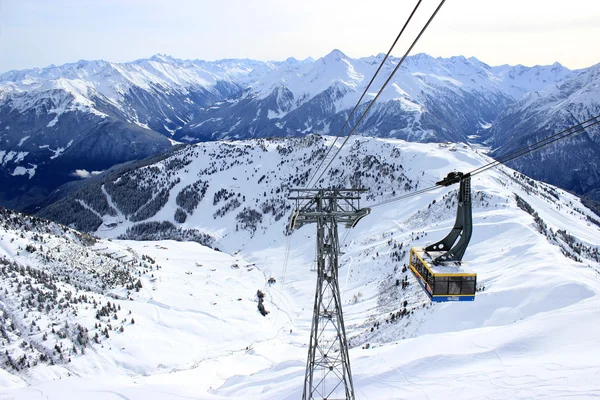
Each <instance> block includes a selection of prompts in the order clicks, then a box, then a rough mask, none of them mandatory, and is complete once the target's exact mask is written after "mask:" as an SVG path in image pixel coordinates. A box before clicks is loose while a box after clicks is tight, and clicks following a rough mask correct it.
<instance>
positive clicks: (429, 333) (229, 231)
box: [1, 136, 600, 399]
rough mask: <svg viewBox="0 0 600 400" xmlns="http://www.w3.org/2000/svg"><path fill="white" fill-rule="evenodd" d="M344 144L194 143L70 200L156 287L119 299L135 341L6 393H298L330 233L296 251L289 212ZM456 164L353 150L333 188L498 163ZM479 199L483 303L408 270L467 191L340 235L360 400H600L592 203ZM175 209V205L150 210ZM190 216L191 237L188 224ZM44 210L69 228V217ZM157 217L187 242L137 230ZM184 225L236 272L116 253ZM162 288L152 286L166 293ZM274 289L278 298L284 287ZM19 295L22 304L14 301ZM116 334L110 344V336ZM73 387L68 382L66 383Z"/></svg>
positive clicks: (379, 149) (495, 187) (514, 186)
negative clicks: (144, 264) (326, 157)
mask: <svg viewBox="0 0 600 400" xmlns="http://www.w3.org/2000/svg"><path fill="white" fill-rule="evenodd" d="M329 143H331V139H330V138H327V139H322V138H318V137H313V136H309V137H306V138H302V139H287V140H283V139H274V140H254V141H249V142H235V143H222V142H217V143H203V144H200V145H195V146H189V147H187V148H184V149H181V150H180V151H178V152H177V153H176V154H173V155H172V156H171V157H169V158H167V159H165V160H162V161H160V162H159V163H157V164H155V165H148V166H145V167H141V168H139V169H136V170H132V171H125V172H121V174H120V175H119V176H110V177H107V179H106V180H105V181H104V182H103V183H101V184H99V186H97V187H95V188H90V189H89V190H90V191H91V193H90V192H88V193H86V192H85V191H81V192H78V193H74V194H73V196H67V197H66V198H65V199H63V201H62V202H59V203H57V204H56V206H55V207H59V206H60V207H62V208H67V207H69V204H74V203H78V204H80V205H81V206H82V208H83V209H85V210H88V211H89V213H91V214H92V215H95V216H96V218H97V219H98V220H99V221H100V222H99V223H98V222H97V221H96V220H93V221H96V223H98V224H97V225H95V226H96V227H97V228H94V229H95V232H96V233H97V234H98V235H100V236H103V237H106V238H113V239H112V241H111V242H106V241H103V242H101V243H105V244H106V245H107V246H114V247H115V248H118V249H127V248H128V247H129V248H131V250H129V251H130V252H134V253H136V254H144V257H143V259H144V260H147V258H146V256H150V258H151V259H152V260H153V261H154V262H156V263H157V264H158V265H160V266H161V268H160V269H158V270H156V269H153V270H152V271H148V273H147V274H146V275H145V278H143V279H142V283H143V288H144V289H142V290H141V291H140V292H139V293H138V292H135V293H133V294H134V295H135V296H134V300H133V301H121V300H114V301H116V303H117V305H120V306H121V308H122V309H125V310H132V312H133V313H134V315H135V324H134V326H131V325H130V324H126V325H125V330H124V332H122V333H121V332H119V333H116V332H115V333H114V334H113V333H112V331H111V333H110V337H109V338H103V337H100V338H101V339H102V344H103V345H104V346H105V347H104V349H102V347H100V348H98V346H97V345H93V347H91V348H92V349H94V350H93V351H86V354H85V356H81V355H78V356H72V357H71V363H68V362H66V363H60V362H59V363H57V366H42V367H40V366H38V367H35V368H32V369H31V370H29V372H26V373H24V372H15V371H14V370H11V369H10V368H9V369H7V372H8V373H10V375H8V373H7V374H5V375H3V378H2V379H3V382H6V385H7V386H8V385H10V386H13V387H15V389H11V390H9V391H8V395H9V396H11V397H14V398H18V399H20V398H44V396H48V397H49V398H50V399H52V398H59V397H60V398H67V399H69V398H71V397H73V398H76V397H77V396H79V397H81V396H86V397H87V396H92V397H93V396H109V395H114V396H118V397H127V398H130V399H138V398H139V399H142V398H144V399H146V398H161V399H163V398H166V399H169V398H173V399H175V398H180V397H192V398H215V399H220V398H239V399H292V398H298V397H300V394H301V387H302V379H303V374H304V368H305V359H306V352H307V348H306V345H307V343H308V334H309V330H310V321H311V313H312V301H313V300H314V279H315V272H314V271H313V270H312V265H313V257H314V251H315V245H314V241H315V231H314V227H311V226H306V227H303V228H301V229H299V230H297V231H295V232H294V233H293V234H292V235H291V236H287V237H286V236H285V235H284V233H285V231H286V226H287V222H288V216H289V205H288V202H286V200H285V197H286V196H287V189H288V188H289V187H296V186H302V185H303V184H305V182H306V180H307V179H308V177H309V176H310V172H311V171H312V170H311V168H314V167H315V165H316V162H317V161H318V159H319V157H320V156H322V155H323V154H324V151H325V149H326V145H327V144H329ZM455 150H456V151H450V149H449V148H446V147H440V146H438V145H435V144H415V143H407V142H404V141H400V140H383V139H372V138H371V139H370V138H355V139H352V140H351V141H350V143H349V144H348V145H347V147H345V148H344V149H343V151H342V153H341V158H339V159H337V160H335V162H334V164H333V166H332V169H331V171H330V172H329V173H328V174H326V177H325V180H324V182H323V184H324V185H330V184H341V185H344V186H348V185H354V186H364V187H368V188H370V189H371V191H370V193H369V194H368V195H367V197H366V198H365V200H364V201H363V205H366V206H368V204H373V203H376V202H379V201H381V200H384V199H387V198H390V197H392V196H394V195H400V194H403V193H405V192H410V191H414V190H418V189H419V188H423V187H428V186H430V185H431V184H432V183H433V182H435V181H437V180H439V179H440V178H441V177H443V176H445V175H446V174H447V173H448V172H450V171H452V170H459V171H468V170H471V169H474V168H476V167H477V166H480V165H482V164H485V163H487V162H488V161H489V158H488V157H486V156H485V155H483V154H479V153H477V152H476V151H474V150H472V149H470V148H463V147H458V148H456V149H455ZM472 184H473V205H474V210H473V216H474V233H473V238H472V240H471V244H470V246H469V249H468V250H467V253H466V257H465V259H466V260H467V262H468V263H469V265H470V267H471V268H472V269H474V270H475V271H476V272H477V274H478V286H479V289H480V291H479V292H478V293H477V298H476V300H475V301H474V302H473V303H462V304H451V303H446V304H431V303H430V302H429V300H428V298H427V297H426V295H424V294H423V293H422V291H421V290H420V288H419V286H418V285H417V284H416V283H415V282H414V280H413V278H412V277H411V276H410V275H408V273H407V272H405V271H403V268H402V267H403V264H405V263H406V262H407V253H408V250H409V249H410V247H411V246H414V245H417V246H420V245H425V244H427V243H430V242H432V241H434V240H436V239H439V238H441V237H442V236H443V235H445V233H446V232H447V231H449V230H450V229H451V227H452V224H453V222H454V213H455V208H456V189H455V188H452V187H450V188H444V189H440V190H439V191H436V192H430V193H427V194H424V195H422V196H419V197H413V198H410V199H408V200H406V201H404V202H402V203H391V204H388V205H385V206H381V207H377V208H374V209H373V211H372V213H371V214H370V215H369V216H367V217H366V218H365V219H364V220H362V221H361V222H360V223H359V224H358V226H357V227H356V228H355V229H353V230H351V231H344V230H342V231H341V232H340V240H342V243H343V245H342V251H343V252H344V254H343V256H342V258H341V269H340V277H341V281H340V288H341V290H342V298H343V303H344V316H345V320H346V331H347V333H348V335H349V339H350V346H351V350H350V357H351V362H352V371H353V375H354V383H355V388H356V395H357V398H359V399H388V398H407V399H413V398H414V399H419V398H423V397H428V398H434V399H447V398H498V399H499V398H506V397H509V396H510V397H513V398H517V399H525V398H555V397H558V396H571V397H574V398H586V396H590V395H592V396H593V395H597V394H598V385H597V380H596V377H597V375H598V373H600V367H599V366H598V363H597V359H598V357H600V346H599V345H598V342H597V337H598V335H599V334H600V327H599V326H598V324H597V323H596V322H595V320H596V314H597V310H598V307H600V274H599V272H600V254H599V248H600V241H599V240H598V238H599V237H600V235H599V233H600V218H599V217H598V216H597V215H595V214H593V213H592V212H591V211H590V210H588V209H587V208H585V207H584V206H583V205H582V204H581V202H580V200H579V199H578V198H577V197H576V196H574V195H572V194H569V193H567V192H565V191H563V190H560V189H557V188H555V187H553V186H550V185H547V184H544V183H540V182H536V181H534V180H531V179H529V178H527V177H525V176H523V175H521V174H519V173H517V172H514V171H512V170H510V169H508V168H504V167H502V168H500V169H497V170H491V171H489V172H486V173H485V174H481V175H477V176H476V177H474V178H473V180H472ZM190 185H191V186H190ZM194 185H195V186H194ZM96 190H97V191H98V192H95V191H96ZM161 191H167V192H166V193H164V194H160V193H161ZM136 192H140V193H142V195H141V197H140V196H138V195H136ZM193 193H196V195H193ZM127 196H129V197H130V198H129V199H128V198H127ZM144 196H145V197H144ZM93 198H95V199H96V200H95V202H92V200H91V199H93ZM157 198H159V199H163V198H166V201H162V200H161V201H158V200H151V199H157ZM144 199H146V200H144ZM238 203H239V204H238ZM136 204H137V205H139V204H142V206H141V207H137V208H136ZM151 204H152V206H151V207H148V206H149V205H151ZM144 205H145V206H144ZM144 208H146V211H144V210H143V209H144ZM178 208H179V209H181V212H179V217H177V218H179V220H183V217H182V215H185V221H184V222H177V221H178V220H177V219H176V218H175V214H176V212H177V209H178ZM110 210H112V211H110ZM151 211H155V212H154V213H152V212H151ZM46 212H47V213H48V215H54V216H55V217H61V214H60V213H58V211H57V208H54V209H52V208H49V209H47V210H46ZM53 213H54V214H53ZM89 213H83V212H82V211H81V209H79V208H73V211H72V212H71V213H70V214H74V215H75V216H76V217H75V218H72V219H71V220H69V221H67V222H68V223H73V224H75V225H77V224H79V223H80V222H79V221H80V218H81V217H82V216H89V215H90V214H89ZM150 214H152V215H150ZM77 215H79V217H77ZM62 217H63V218H64V217H65V216H64V215H63V216H62ZM142 217H146V218H142ZM150 221H154V222H156V223H158V222H161V221H167V222H168V223H170V224H173V226H174V227H175V228H173V226H171V227H169V226H166V225H165V227H163V228H164V229H163V228H161V227H160V226H159V225H158V224H154V225H146V229H144V230H142V231H137V230H136V229H131V228H132V227H134V226H136V224H138V226H139V224H142V223H148V222H150ZM92 226H93V224H92ZM150 227H151V229H147V228H150ZM128 228H129V233H127V231H128ZM177 228H180V229H179V230H177ZM183 229H188V230H195V232H196V235H197V236H195V239H197V240H198V241H206V243H210V244H211V245H212V246H214V247H219V248H220V249H221V250H223V251H225V252H226V253H229V254H232V256H228V255H226V254H223V253H216V252H214V251H212V250H210V249H207V248H206V247H202V246H201V245H199V244H194V243H187V244H185V243H178V242H172V241H167V242H132V241H119V240H114V238H115V237H116V236H118V235H122V234H127V235H129V237H141V235H142V234H143V233H144V234H146V237H147V238H151V235H154V237H153V238H160V237H161V235H163V237H168V236H172V237H177V236H178V235H179V236H181V235H185V234H186V232H187V235H192V233H190V231H183ZM10 235H12V236H10ZM206 235H209V236H210V237H211V238H212V239H210V238H208V237H207V236H206ZM29 236H30V235H26V239H19V238H18V230H17V231H16V233H14V234H9V233H5V234H4V236H3V237H6V238H9V237H10V238H12V237H15V242H13V243H10V240H8V241H7V240H4V239H2V242H1V243H2V246H3V248H9V249H13V250H10V251H12V252H13V253H14V252H16V251H18V247H17V246H19V245H21V246H23V245H25V242H18V240H21V241H23V240H31V239H29ZM288 240H289V243H290V247H289V249H290V251H289V262H288V263H287V264H285V263H284V259H285V258H286V254H287V251H286V248H287V246H286V244H287V243H288ZM96 246H98V245H96ZM45 247H46V246H44V248H45ZM111 248H112V247H111ZM119 251H124V250H119ZM61 252H62V247H61ZM19 257H21V258H20V259H18V260H17V262H21V263H26V262H29V260H30V256H28V255H25V253H24V252H21V255H20V256H19ZM148 274H154V280H153V281H152V282H149V281H150V280H152V276H151V275H150V276H148ZM270 277H274V278H276V281H277V282H276V283H275V284H272V285H269V284H268V283H267V281H268V279H269V278H270ZM405 277H408V280H409V282H410V285H409V286H408V287H407V288H405V289H402V287H401V286H397V285H396V281H397V280H402V279H405ZM5 279H9V278H5ZM145 279H147V280H148V281H146V280H145ZM5 282H6V283H3V284H2V286H3V287H5V286H6V287H8V289H9V293H11V296H16V295H14V294H13V293H14V290H13V289H14V287H15V286H14V285H13V288H10V286H8V285H9V284H10V281H5ZM146 282H148V283H146ZM257 290H261V291H262V292H264V293H265V299H266V303H265V304H266V309H267V310H268V311H269V312H270V313H269V314H268V315H267V316H266V317H262V316H261V315H260V313H259V312H258V310H257V303H256V302H255V301H256V292H257ZM136 296H137V297H136ZM239 299H241V300H239ZM111 302H113V300H111ZM81 313H82V314H81V315H83V311H81ZM392 314H393V315H394V318H393V319H392V318H391V315H392ZM397 315H400V317H396V316H397ZM15 318H19V319H20V318H21V315H20V314H16V316H15ZM121 318H122V317H121V314H119V320H121ZM102 321H103V322H102V327H103V328H104V326H105V325H106V324H107V323H108V321H107V320H106V318H103V319H102ZM138 321H139V322H138ZM92 326H93V324H92ZM90 332H93V330H92V329H90ZM129 335H132V336H129ZM34 339H35V338H33V339H31V337H30V338H29V339H27V340H34ZM48 340H51V339H50V338H49V339H48ZM52 340H55V339H52ZM367 344H369V346H366V345H367ZM107 347H108V348H109V349H108V350H107V349H106V348H107ZM367 347H368V348H367ZM67 374H71V376H70V377H68V376H67ZM58 376H62V379H61V380H60V381H52V380H51V379H52V378H57V377H58ZM25 382H29V383H32V384H33V386H31V387H25V386H24V385H25ZM18 386H22V388H18ZM36 396H37V397H36ZM69 396H70V397H69ZM74 396H75V397H74Z"/></svg>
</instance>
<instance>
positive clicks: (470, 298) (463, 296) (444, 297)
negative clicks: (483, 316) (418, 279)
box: [430, 294, 475, 301]
mask: <svg viewBox="0 0 600 400" xmlns="http://www.w3.org/2000/svg"><path fill="white" fill-rule="evenodd" d="M430 297H431V301H473V300H475V296H474V295H473V296H471V295H468V294H461V295H460V296H452V295H442V296H430Z"/></svg>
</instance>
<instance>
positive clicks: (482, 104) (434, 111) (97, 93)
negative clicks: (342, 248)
mask: <svg viewBox="0 0 600 400" xmlns="http://www.w3.org/2000/svg"><path fill="white" fill-rule="evenodd" d="M382 58H383V55H382V54H380V55H378V56H371V57H363V58H358V59H353V58H350V57H348V56H346V55H344V54H343V53H342V52H341V51H339V50H334V51H332V52H331V53H330V54H328V55H326V56H324V57H322V58H320V59H318V60H313V59H307V60H302V61H299V60H296V59H293V58H289V59H287V60H285V61H281V62H262V61H253V60H235V59H234V60H220V61H215V62H207V61H200V60H178V59H174V58H172V57H169V56H165V55H157V56H154V57H152V58H149V59H143V60H137V61H133V62H130V63H122V64H119V63H111V62H106V61H79V62H77V63H73V64H65V65H63V66H58V67H56V66H50V67H48V68H43V69H33V70H24V71H11V72H7V73H4V74H1V75H0V184H2V186H3V188H5V189H4V190H3V191H2V193H0V204H3V205H5V206H9V207H12V208H16V209H30V210H33V209H36V207H37V206H38V205H39V203H40V202H43V201H44V200H45V199H46V198H47V197H48V195H49V194H50V193H51V191H52V190H54V189H56V188H57V187H58V186H60V185H61V184H63V183H65V182H69V181H72V180H77V179H81V178H85V177H89V176H92V175H93V174H97V173H99V172H100V171H104V170H106V169H108V168H110V167H111V166H114V165H116V164H119V163H123V162H126V161H130V160H138V159H142V158H144V157H147V156H149V155H153V154H157V153H160V152H163V151H165V150H167V149H168V148H170V146H171V143H172V140H173V139H175V140H176V141H180V142H188V143H189V142H198V141H207V140H217V139H247V138H259V137H273V136H303V135H306V134H309V133H320V134H330V135H335V134H337V133H338V132H339V131H340V129H341V128H342V126H343V123H344V121H345V120H346V118H347V117H348V115H349V113H350V111H351V110H352V107H353V106H354V104H355V102H356V101H357V100H358V98H359V96H360V94H361V93H362V92H363V90H364V88H365V87H366V85H367V83H368V81H369V79H370V77H371V76H372V74H373V73H374V71H375V70H376V68H377V66H378V65H379V62H380V61H381V60H382ZM398 61H399V60H398V59H397V58H394V57H391V58H390V59H389V60H388V61H387V63H386V65H385V66H384V68H383V70H382V73H381V78H379V79H377V80H376V81H375V83H374V86H373V87H372V88H371V89H370V91H369V94H368V95H367V96H366V99H365V101H369V100H371V99H372V98H373V97H374V95H375V93H376V89H377V88H379V86H380V85H381V84H382V83H383V79H384V78H385V77H387V75H388V74H389V73H390V72H391V71H392V69H393V68H394V67H395V66H396V65H397V63H398ZM594 70H597V66H596V67H591V68H588V69H585V70H578V71H570V70H568V69H567V68H565V67H563V66H561V65H560V64H558V63H556V64H554V65H549V66H536V67H524V66H508V65H504V66H497V67H492V66H488V65H487V64H485V63H482V62H480V61H479V60H477V59H475V58H468V59H467V58H464V57H451V58H433V57H430V56H427V55H425V54H417V55H415V56H411V57H409V58H407V60H406V62H405V64H403V66H402V68H400V70H399V72H398V74H397V75H396V77H395V78H394V79H393V81H392V82H391V83H390V85H389V86H388V87H387V89H386V90H385V92H384V93H383V94H382V96H381V97H380V98H379V100H378V103H377V104H376V105H375V106H374V107H373V108H372V110H371V112H370V114H369V115H368V116H367V117H366V118H365V120H364V121H363V123H362V124H361V126H360V127H359V129H358V131H357V134H359V135H367V136H377V137H389V138H400V139H405V140H410V141H418V142H447V141H450V142H463V143H466V142H468V141H483V140H484V139H485V140H488V143H490V145H492V146H493V148H494V149H496V151H497V153H495V154H502V152H503V151H509V150H507V149H510V148H511V147H510V146H511V145H507V148H506V149H504V144H505V143H508V142H511V143H513V145H514V143H518V141H519V140H520V139H518V138H520V137H525V136H528V132H531V131H530V129H532V128H534V127H535V128H537V127H539V126H540V123H536V124H530V123H529V121H530V119H529V118H528V117H527V115H529V114H530V113H531V112H534V111H533V110H532V109H529V111H523V112H517V109H520V108H521V107H532V106H533V105H532V104H531V103H532V100H531V99H532V98H534V97H536V96H541V98H543V100H541V101H540V102H538V103H537V105H535V106H533V107H536V110H535V113H536V114H537V115H539V119H540V121H541V120H542V119H544V116H547V115H553V114H554V110H556V108H557V107H558V108H561V107H563V106H564V103H562V102H557V103H556V104H550V103H551V101H550V100H548V99H551V98H556V99H558V98H561V96H562V97H564V96H566V95H567V92H569V90H571V91H572V90H575V89H574V88H575V87H576V86H577V84H576V83H572V82H575V81H577V79H579V77H580V76H581V75H593V71H594ZM570 82H571V83H570ZM589 84H590V85H591V86H590V88H589V89H583V87H582V88H581V90H580V95H578V96H573V97H570V99H571V100H570V101H571V102H572V104H573V105H572V107H575V108H578V110H579V113H578V117H579V116H582V117H583V116H585V115H588V116H591V114H592V113H593V112H594V110H595V109H597V108H598V100H597V96H596V97H594V96H591V95H590V96H588V94H589V93H594V89H593V87H595V86H594V85H596V84H594V83H592V82H591V81H590V82H589ZM569 93H570V92H569ZM532 96H533V97H532ZM546 96H549V97H548V98H546ZM553 96H554V97H553ZM543 104H546V106H543ZM366 106H367V103H365V104H363V105H361V106H360V107H359V109H358V110H357V111H358V112H357V114H356V115H357V116H358V115H360V112H361V111H362V110H364V109H365V107H366ZM542 109H543V110H542ZM501 114H502V115H503V116H502V117H499V115H501ZM507 114H510V115H511V117H510V118H506V117H505V115H507ZM564 114H565V115H567V114H568V112H567V111H565V112H564ZM355 118H356V117H355ZM355 120H356V119H355ZM544 121H546V123H545V126H546V127H547V130H550V131H551V130H552V129H551V128H552V123H551V122H548V121H551V120H549V119H544ZM570 121H571V120H569V119H564V118H563V123H564V124H567V123H569V122H570ZM496 125H497V126H496ZM490 127H492V128H493V129H490ZM515 127H518V128H519V129H518V130H517V131H515ZM547 130H543V132H544V133H545V132H547ZM348 132H349V129H348V128H347V129H346V130H345V131H344V132H343V134H347V133H348ZM531 135H533V136H536V135H537V136H536V137H539V136H541V135H542V134H541V133H540V132H538V131H535V132H534V133H531ZM170 140H171V142H170ZM572 150H573V151H575V150H577V148H573V149H572ZM561 151H563V153H564V154H568V152H569V151H571V150H570V147H569V146H566V147H563V148H562V150H561ZM557 158H558V159H561V157H560V156H559V157H557ZM562 159H564V160H565V161H566V163H565V164H563V165H564V166H565V167H566V168H567V169H568V170H584V169H585V167H584V166H582V165H580V164H581V159H580V158H574V157H566V156H564V157H562ZM537 164H538V163H536V162H533V161H531V162H529V163H528V166H527V167H526V166H525V165H521V164H518V165H515V166H516V167H518V168H520V169H521V170H523V171H525V170H527V171H528V173H529V172H530V170H532V169H536V168H537V169H538V170H539V171H541V172H539V173H538V174H537V175H535V176H536V177H538V178H539V179H543V180H549V179H551V178H552V175H553V174H551V173H550V172H549V170H550V169H551V168H550V167H548V168H538V166H537ZM592 164H593V165H594V168H596V167H597V164H596V162H592ZM527 168H529V169H527ZM596 170H598V168H596ZM584 175H585V173H582V174H579V175H577V174H575V175H574V176H575V178H574V179H575V182H568V181H567V180H566V179H560V180H557V181H553V182H555V183H556V184H559V185H561V186H563V187H565V188H567V189H569V190H575V191H577V192H578V193H580V194H584V193H586V192H587V191H590V190H594V189H597V188H599V187H600V181H599V180H598V178H597V175H596V174H591V177H589V178H588V177H584ZM582 179H583V180H585V179H587V181H586V182H581V180H582Z"/></svg>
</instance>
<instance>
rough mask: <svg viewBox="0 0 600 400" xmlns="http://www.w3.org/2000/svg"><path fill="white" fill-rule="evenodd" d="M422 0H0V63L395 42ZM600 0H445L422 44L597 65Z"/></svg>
mask: <svg viewBox="0 0 600 400" xmlns="http://www.w3.org/2000/svg"><path fill="white" fill-rule="evenodd" d="M415 4H416V0H414V1H410V2H407V1H404V2H394V3H389V2H386V1H384V0H374V1H372V2H371V3H370V4H369V6H366V5H364V3H359V2H352V1H342V0H330V1H328V2H322V1H319V0H304V1H302V2H280V1H277V0H259V1H256V2H245V1H242V0H231V1H229V2H224V3H217V2H208V1H192V0H173V1H171V2H163V1H159V0H127V1H125V0H121V1H119V0H88V1H85V2H82V1H77V0H55V1H52V2H42V1H36V0H20V1H7V0H0V54H2V58H0V72H7V71H9V70H23V69H29V68H43V67H46V66H49V65H51V64H54V65H62V64H65V63H70V62H76V61H78V60H81V59H83V60H107V61H111V62H129V61H133V60H136V59H143V58H149V57H151V56H152V55H154V54H157V53H164V54H169V55H170V56H172V57H174V58H179V59H192V60H195V59H199V60H207V61H211V60H219V59H228V58H248V59H254V60H262V61H268V60H275V61H277V60H285V59H286V58H288V57H294V58H296V59H300V60H301V59H305V58H307V57H312V58H315V59H318V58H319V57H322V56H323V55H325V54H328V53H329V52H330V51H331V50H332V49H340V50H342V51H343V52H344V53H345V54H346V55H348V56H349V57H352V58H359V57H364V56H368V55H373V54H379V53H385V52H387V50H388V48H389V46H390V45H391V43H392V41H393V40H394V38H395V37H396V35H397V34H398V31H399V30H400V28H401V27H402V25H403V24H404V21H405V20H406V18H407V17H408V15H409V14H410V12H411V10H412V9H413V7H414V5H415ZM438 4H439V1H438V0H423V2H422V5H421V7H420V9H419V11H418V12H417V14H416V15H415V19H414V21H413V22H412V23H411V25H410V26H409V29H407V31H406V32H405V35H404V36H403V38H402V39H401V40H400V42H399V43H398V45H397V47H396V50H395V51H394V53H393V54H394V56H396V57H398V56H401V55H402V54H404V52H405V51H406V49H407V48H408V46H409V45H410V43H411V42H412V40H413V39H414V37H415V36H416V35H417V33H418V31H419V30H420V28H421V27H422V26H423V24H424V23H425V21H426V19H427V18H428V17H429V15H430V14H431V13H432V11H433V10H434V9H435V7H436V6H437V5H438ZM599 20H600V3H598V2H597V1H592V0H572V1H570V2H569V6H568V7H565V6H564V2H562V1H559V0H548V1H541V0H539V1H528V2H523V1H520V0H503V1H487V2H473V1H472V0H453V1H448V2H446V3H445V4H444V6H443V7H442V9H441V11H440V12H439V14H438V15H437V16H436V18H435V19H434V21H433V22H432V24H431V25H430V27H429V28H428V30H427V31H426V32H425V34H424V35H423V37H422V39H421V41H420V42H419V44H418V45H417V46H416V47H415V49H414V50H413V52H412V54H417V53H426V54H429V55H431V56H433V57H439V56H442V57H449V56H458V55H463V56H465V57H467V58H468V57H476V58H477V59H478V60H481V61H483V62H485V63H486V64H488V65H503V64H509V65H517V64H521V65H525V66H533V65H550V64H553V63H554V62H559V63H561V64H562V65H564V66H566V67H567V68H569V69H579V68H584V67H589V66H591V65H595V64H597V63H598V62H600V57H599V56H597V55H596V54H595V52H593V51H590V50H589V48H590V46H592V45H593V44H594V43H593V42H594V38H597V37H600V24H598V23H597V21H599Z"/></svg>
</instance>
